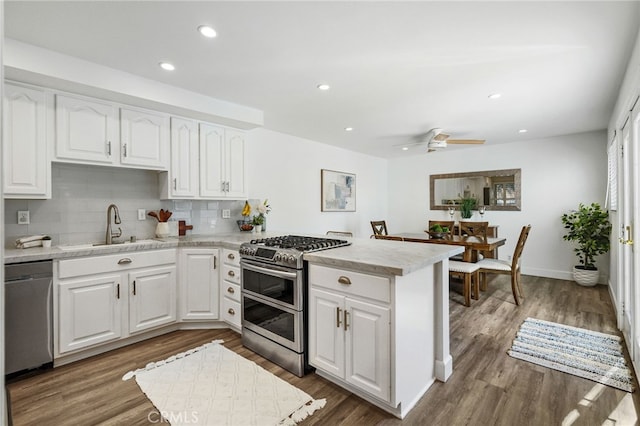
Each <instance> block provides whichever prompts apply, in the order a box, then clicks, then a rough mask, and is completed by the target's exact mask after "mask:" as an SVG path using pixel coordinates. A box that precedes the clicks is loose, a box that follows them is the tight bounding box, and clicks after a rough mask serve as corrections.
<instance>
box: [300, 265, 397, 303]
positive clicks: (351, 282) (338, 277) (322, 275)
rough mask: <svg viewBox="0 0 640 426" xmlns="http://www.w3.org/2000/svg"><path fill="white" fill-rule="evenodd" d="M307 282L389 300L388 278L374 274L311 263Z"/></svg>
mask: <svg viewBox="0 0 640 426" xmlns="http://www.w3.org/2000/svg"><path fill="white" fill-rule="evenodd" d="M309 284H310V285H312V286H315V287H322V288H326V289H329V290H338V291H340V292H343V293H346V294H352V295H356V296H362V297H368V298H370V299H375V300H379V301H382V302H387V303H389V302H390V301H391V284H390V282H389V279H388V278H385V277H379V276H376V275H368V274H362V273H360V272H352V271H346V270H342V269H336V268H328V267H325V266H318V265H313V264H311V265H309Z"/></svg>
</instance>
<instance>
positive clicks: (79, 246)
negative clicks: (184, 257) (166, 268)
mask: <svg viewBox="0 0 640 426" xmlns="http://www.w3.org/2000/svg"><path fill="white" fill-rule="evenodd" d="M157 242H159V240H154V239H150V240H137V241H136V242H133V243H132V242H131V241H124V242H120V243H113V244H110V245H108V244H105V243H93V244H91V243H89V244H74V245H69V246H58V248H59V249H60V250H64V251H74V250H87V249H101V248H109V247H118V246H125V245H129V246H130V245H139V244H145V243H157Z"/></svg>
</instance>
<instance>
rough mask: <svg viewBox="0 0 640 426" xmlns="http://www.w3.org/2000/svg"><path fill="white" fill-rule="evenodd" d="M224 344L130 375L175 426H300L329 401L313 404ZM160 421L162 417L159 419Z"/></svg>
mask: <svg viewBox="0 0 640 426" xmlns="http://www.w3.org/2000/svg"><path fill="white" fill-rule="evenodd" d="M220 343H223V341H222V340H214V341H213V342H211V343H207V344H205V345H202V346H199V347H197V348H194V349H190V350H188V351H186V352H182V353H179V354H177V355H174V356H171V357H169V358H167V359H166V360H164V361H158V362H152V363H149V364H147V365H146V367H145V368H141V369H138V370H136V371H130V372H128V373H127V374H125V375H124V376H123V377H122V380H129V379H130V378H132V377H134V376H135V378H136V382H137V383H138V386H140V389H142V391H143V392H144V393H145V394H146V395H147V397H148V398H149V399H150V400H151V402H152V403H153V405H155V407H156V408H157V409H158V411H159V413H160V414H161V415H162V416H163V417H164V421H168V422H170V423H171V424H172V425H174V426H177V425H182V424H184V425H190V426H193V425H207V426H214V425H216V426H217V425H260V426H262V425H279V424H283V425H295V424H296V422H299V421H301V420H304V419H305V418H306V417H307V416H309V415H311V414H313V413H314V412H315V411H316V410H318V409H320V408H322V407H324V405H325V403H326V400H324V399H319V400H314V399H313V398H311V396H309V395H308V394H306V393H305V392H303V391H301V390H300V389H298V388H296V387H295V386H292V385H290V384H289V383H287V382H285V381H284V380H282V379H280V378H278V377H276V376H274V375H273V374H271V373H269V372H268V371H266V370H265V369H263V368H262V367H260V366H258V365H257V364H256V363H254V362H252V361H249V360H248V359H245V358H243V357H241V356H239V355H237V354H236V353H235V352H232V351H230V350H229V349H227V348H225V347H224V346H222V345H221V344H220ZM155 419H156V420H160V418H159V415H157V416H156V417H155Z"/></svg>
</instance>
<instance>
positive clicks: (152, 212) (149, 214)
mask: <svg viewBox="0 0 640 426" xmlns="http://www.w3.org/2000/svg"><path fill="white" fill-rule="evenodd" d="M147 215H148V216H151V217H155V218H156V219H157V220H158V222H160V218H159V217H158V214H157V213H156V212H154V211H151V212H149V213H147Z"/></svg>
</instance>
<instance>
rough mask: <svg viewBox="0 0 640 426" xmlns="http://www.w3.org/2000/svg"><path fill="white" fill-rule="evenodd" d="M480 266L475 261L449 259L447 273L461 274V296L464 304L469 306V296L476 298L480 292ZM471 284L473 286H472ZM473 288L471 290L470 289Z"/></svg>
mask: <svg viewBox="0 0 640 426" xmlns="http://www.w3.org/2000/svg"><path fill="white" fill-rule="evenodd" d="M479 271H480V266H478V264H477V263H471V262H459V261H457V260H450V261H449V275H453V276H456V275H461V276H462V296H463V297H464V305H465V306H471V297H472V296H473V298H474V299H476V300H477V299H478V297H479V293H480V284H479V283H480V274H479ZM472 286H473V287H472ZM472 289H473V290H472Z"/></svg>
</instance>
